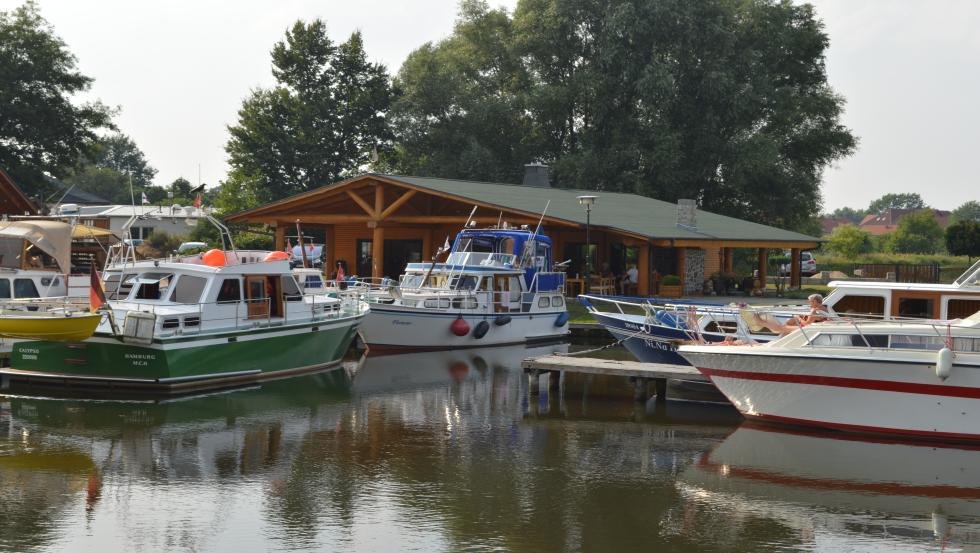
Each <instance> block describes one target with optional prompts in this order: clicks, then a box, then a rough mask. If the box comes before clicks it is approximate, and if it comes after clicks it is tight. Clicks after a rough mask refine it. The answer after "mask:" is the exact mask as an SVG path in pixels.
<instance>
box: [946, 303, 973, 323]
mask: <svg viewBox="0 0 980 553" xmlns="http://www.w3.org/2000/svg"><path fill="white" fill-rule="evenodd" d="M978 311H980V300H949V301H948V303H947V304H946V318H947V319H964V318H966V317H969V316H970V315H973V314H974V313H976V312H978Z"/></svg>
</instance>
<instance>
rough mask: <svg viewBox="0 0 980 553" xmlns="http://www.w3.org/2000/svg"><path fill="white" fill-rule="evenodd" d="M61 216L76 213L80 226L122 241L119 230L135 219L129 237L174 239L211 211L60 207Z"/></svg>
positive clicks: (188, 230)
mask: <svg viewBox="0 0 980 553" xmlns="http://www.w3.org/2000/svg"><path fill="white" fill-rule="evenodd" d="M61 207H62V210H61V213H63V214H65V215H68V214H73V213H77V214H78V216H79V219H80V220H81V222H82V223H83V224H86V225H90V226H93V227H98V228H104V229H108V230H111V231H112V232H114V233H115V234H116V235H117V236H120V237H122V228H123V226H124V225H125V224H126V221H128V220H129V219H130V218H131V217H133V216H134V215H136V216H138V217H139V220H137V221H136V222H135V223H134V224H133V226H132V227H131V228H130V236H131V237H132V238H139V239H143V240H145V239H146V238H147V237H149V236H150V234H151V233H153V231H163V232H166V233H167V234H170V235H173V236H185V235H187V234H188V233H190V231H191V229H192V228H194V226H195V225H197V221H198V219H201V218H202V217H204V216H205V215H206V214H208V213H210V208H203V209H201V208H195V207H192V206H187V207H182V206H179V205H173V206H158V205H143V206H131V205H91V206H74V205H71V204H62V206H61Z"/></svg>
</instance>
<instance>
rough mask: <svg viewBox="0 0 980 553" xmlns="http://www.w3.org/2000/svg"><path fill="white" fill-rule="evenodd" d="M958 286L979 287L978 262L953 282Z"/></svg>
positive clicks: (979, 267)
mask: <svg viewBox="0 0 980 553" xmlns="http://www.w3.org/2000/svg"><path fill="white" fill-rule="evenodd" d="M953 284H957V285H959V286H980V260H978V261H977V262H976V263H974V264H973V266H972V267H970V268H969V269H967V270H966V272H965V273H963V274H962V275H960V276H959V278H957V279H956V280H954V281H953Z"/></svg>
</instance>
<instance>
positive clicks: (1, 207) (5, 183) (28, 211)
mask: <svg viewBox="0 0 980 553" xmlns="http://www.w3.org/2000/svg"><path fill="white" fill-rule="evenodd" d="M35 213H37V206H36V205H34V202H32V201H31V200H30V199H28V197H27V195H25V194H24V192H23V191H22V190H21V189H20V187H19V186H17V184H16V183H15V182H14V180H13V179H11V178H10V175H8V174H7V173H5V172H4V171H3V169H0V214H3V215H34V214H35Z"/></svg>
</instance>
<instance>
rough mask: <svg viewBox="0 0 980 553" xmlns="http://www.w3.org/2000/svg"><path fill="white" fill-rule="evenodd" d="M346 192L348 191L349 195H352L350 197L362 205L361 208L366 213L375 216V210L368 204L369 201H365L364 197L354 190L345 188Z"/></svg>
mask: <svg viewBox="0 0 980 553" xmlns="http://www.w3.org/2000/svg"><path fill="white" fill-rule="evenodd" d="M344 192H347V195H348V196H350V198H351V199H352V200H354V203H356V204H357V205H359V206H361V209H363V210H364V213H367V214H368V216H369V217H371V218H372V219H373V218H374V217H375V212H374V210H373V209H371V206H370V205H368V203H367V202H366V201H364V198H362V197H360V196H358V195H357V194H355V193H354V192H352V191H350V190H345V191H344Z"/></svg>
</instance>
